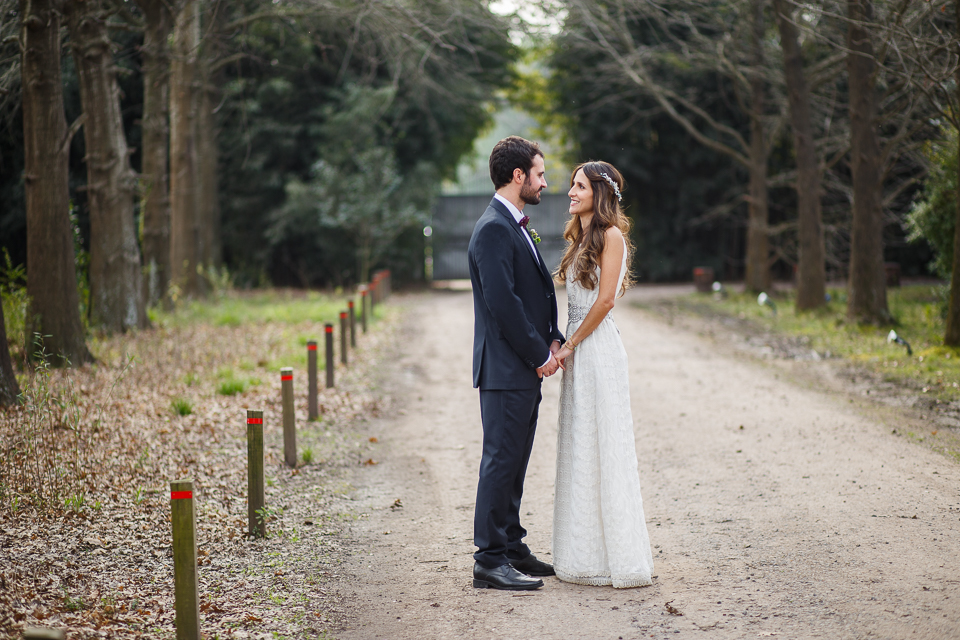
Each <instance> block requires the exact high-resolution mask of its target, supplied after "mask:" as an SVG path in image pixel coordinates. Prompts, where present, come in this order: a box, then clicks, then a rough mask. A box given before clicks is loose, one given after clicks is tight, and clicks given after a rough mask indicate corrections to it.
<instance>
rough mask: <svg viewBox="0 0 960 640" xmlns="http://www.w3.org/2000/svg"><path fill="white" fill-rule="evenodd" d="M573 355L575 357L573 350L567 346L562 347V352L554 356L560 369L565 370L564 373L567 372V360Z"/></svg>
mask: <svg viewBox="0 0 960 640" xmlns="http://www.w3.org/2000/svg"><path fill="white" fill-rule="evenodd" d="M571 355H573V349H570V348H569V347H567V346H566V345H564V346H562V347H560V350H559V351H557V352H556V353H555V354H554V357H555V358H556V359H557V361H558V362H559V363H560V368H561V369H563V370H564V371H566V370H567V367H566V366H564V365H565V360H566V359H567V357H568V356H571Z"/></svg>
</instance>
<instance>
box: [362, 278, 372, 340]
mask: <svg viewBox="0 0 960 640" xmlns="http://www.w3.org/2000/svg"><path fill="white" fill-rule="evenodd" d="M367 293H368V292H367V285H363V286H362V287H361V288H360V328H361V329H363V332H364V333H366V332H367V315H369V313H370V311H369V309H370V296H368V295H367Z"/></svg>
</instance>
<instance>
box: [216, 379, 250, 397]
mask: <svg viewBox="0 0 960 640" xmlns="http://www.w3.org/2000/svg"><path fill="white" fill-rule="evenodd" d="M247 386H248V385H247V382H246V380H237V379H235V378H230V379H229V380H224V381H223V382H221V383H220V385H219V386H218V387H217V393H219V394H220V395H222V396H235V395H237V394H238V393H243V392H244V391H246V390H247Z"/></svg>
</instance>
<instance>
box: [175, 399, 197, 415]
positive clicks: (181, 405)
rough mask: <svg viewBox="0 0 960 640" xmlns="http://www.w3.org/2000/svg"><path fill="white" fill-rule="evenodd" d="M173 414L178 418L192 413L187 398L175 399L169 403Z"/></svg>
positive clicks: (191, 406)
mask: <svg viewBox="0 0 960 640" xmlns="http://www.w3.org/2000/svg"><path fill="white" fill-rule="evenodd" d="M170 406H171V407H172V408H173V412H174V413H175V414H177V415H178V416H188V415H190V414H191V413H193V403H192V402H190V400H188V399H187V398H181V397H177V398H174V399H173V401H171V402H170Z"/></svg>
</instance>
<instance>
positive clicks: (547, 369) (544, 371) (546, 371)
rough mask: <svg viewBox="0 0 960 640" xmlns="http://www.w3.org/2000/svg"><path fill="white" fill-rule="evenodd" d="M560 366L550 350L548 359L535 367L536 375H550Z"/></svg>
mask: <svg viewBox="0 0 960 640" xmlns="http://www.w3.org/2000/svg"><path fill="white" fill-rule="evenodd" d="M559 368H560V363H559V362H558V361H557V359H556V358H554V357H553V351H551V352H550V359H549V360H547V363H546V364H545V365H543V366H542V367H540V368H539V369H537V375H538V376H540V377H541V378H543V377H544V376H546V377H548V378H549V377H550V376H552V375H553V374H555V373H556V372H557V369H559Z"/></svg>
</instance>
